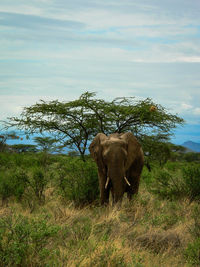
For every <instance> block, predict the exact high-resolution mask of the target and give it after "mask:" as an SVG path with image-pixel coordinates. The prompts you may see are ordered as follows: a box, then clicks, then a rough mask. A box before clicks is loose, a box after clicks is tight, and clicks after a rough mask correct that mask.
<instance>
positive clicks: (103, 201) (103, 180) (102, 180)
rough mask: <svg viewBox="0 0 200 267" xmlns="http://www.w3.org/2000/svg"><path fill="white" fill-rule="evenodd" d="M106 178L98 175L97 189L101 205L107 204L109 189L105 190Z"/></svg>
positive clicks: (100, 174)
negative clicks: (98, 189)
mask: <svg viewBox="0 0 200 267" xmlns="http://www.w3.org/2000/svg"><path fill="white" fill-rule="evenodd" d="M105 184H106V177H105V176H104V175H103V174H102V173H99V188H100V202H101V205H104V204H108V202H109V191H110V187H109V186H108V187H107V188H105Z"/></svg>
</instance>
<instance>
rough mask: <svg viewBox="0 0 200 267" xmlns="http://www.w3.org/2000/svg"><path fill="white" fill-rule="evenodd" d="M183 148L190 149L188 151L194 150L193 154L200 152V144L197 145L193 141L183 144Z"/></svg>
mask: <svg viewBox="0 0 200 267" xmlns="http://www.w3.org/2000/svg"><path fill="white" fill-rule="evenodd" d="M182 146H184V147H186V148H188V150H190V151H191V150H192V151H193V152H200V143H195V142H192V141H187V142H184V143H183V144H182Z"/></svg>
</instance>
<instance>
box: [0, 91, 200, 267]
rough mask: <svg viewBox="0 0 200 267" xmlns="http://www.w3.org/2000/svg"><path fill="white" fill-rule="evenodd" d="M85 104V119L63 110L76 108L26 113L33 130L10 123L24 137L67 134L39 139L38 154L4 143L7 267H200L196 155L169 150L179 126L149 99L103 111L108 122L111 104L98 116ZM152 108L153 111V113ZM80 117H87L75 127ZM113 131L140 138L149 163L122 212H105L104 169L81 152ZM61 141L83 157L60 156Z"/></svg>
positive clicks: (0, 239) (0, 173)
mask: <svg viewBox="0 0 200 267" xmlns="http://www.w3.org/2000/svg"><path fill="white" fill-rule="evenodd" d="M85 97H86V98H85ZM80 100H81V101H83V100H84V101H86V100H87V101H86V102H84V105H86V104H87V105H89V104H90V108H91V107H93V108H92V109H90V111H89V110H88V109H89V106H87V112H86V113H85V111H86V110H85V109H84V108H83V107H82V108H81V107H80V106H78V108H77V106H76V105H78V104H77V102H73V101H72V102H69V103H70V105H72V104H73V105H72V106H70V107H71V108H72V109H71V108H69V110H67V109H64V111H65V112H66V113H65V112H64V111H63V109H59V108H58V107H60V108H61V107H62V108H64V106H63V105H66V106H67V107H68V105H69V103H65V104H64V103H58V102H54V103H53V102H51V103H44V102H42V103H40V104H36V105H34V106H32V107H30V108H26V109H25V110H24V111H23V112H25V113H23V116H25V115H26V116H29V121H28V117H26V119H27V120H26V119H25V117H23V116H22V117H20V118H12V120H11V121H10V122H9V123H10V124H13V123H14V124H16V123H17V124H18V126H19V127H20V126H21V127H22V128H23V127H25V128H23V129H24V130H26V131H27V134H30V133H31V132H33V130H34V131H35V130H39V131H41V132H42V130H44V131H45V132H46V131H47V129H48V128H47V127H50V126H51V131H50V132H52V133H54V130H53V129H55V127H57V128H58V127H60V128H59V130H58V131H57V132H56V134H55V135H54V136H52V137H51V138H50V137H48V138H47V137H46V136H45V137H44V138H41V136H40V137H38V138H36V141H37V144H38V146H37V147H34V151H33V150H32V149H33V147H27V149H26V150H20V149H19V148H18V150H17V148H16V147H14V148H10V147H9V149H8V146H7V145H6V138H7V139H8V138H11V136H10V135H9V134H8V135H7V136H6V135H5V134H2V138H1V137H0V141H2V143H0V145H2V150H1V151H2V152H0V198H1V207H0V266H99V267H100V266H113V267H114V266H137V267H146V266H147V267H148V266H149V267H150V266H151V267H156V266H199V265H200V217H199V213H200V204H199V201H200V168H199V165H200V162H199V154H198V153H197V154H195V157H194V156H192V155H190V157H186V155H187V153H184V149H183V148H182V147H180V146H175V145H173V144H170V143H169V140H168V137H169V134H170V130H171V128H170V127H172V128H173V127H175V126H176V124H177V123H178V124H179V123H182V122H183V121H182V119H180V118H178V117H177V116H174V115H171V114H169V113H167V112H166V110H165V109H164V108H162V107H161V106H159V105H157V104H155V103H153V102H152V101H151V100H150V99H147V100H145V101H143V102H137V103H135V104H134V105H133V102H130V99H129V100H127V99H123V100H121V101H120V102H116V101H113V102H111V103H108V102H106V103H107V104H106V107H107V109H105V110H106V111H105V112H104V113H103V106H101V105H103V104H105V101H104V102H103V100H101V101H100V100H97V104H96V106H95V105H94V104H95V102H94V101H95V100H94V99H91V95H88V94H86V95H83V96H82V97H81V98H80V99H79V100H77V101H80ZM90 101H91V102H90ZM92 101H93V102H92ZM131 101H132V100H131ZM78 103H79V105H80V102H78ZM81 103H82V104H83V102H81ZM92 103H93V104H92ZM113 103H114V104H113ZM116 103H117V104H116ZM119 103H120V104H119ZM53 104H55V107H53V106H52V105H53ZM82 104H81V105H82ZM43 105H44V106H43ZM92 105H94V106H95V107H96V109H94V106H92ZM113 105H115V106H113ZM152 106H153V107H156V109H153V110H152V111H151V109H152ZM47 107H48V108H49V111H48V112H50V113H48V114H47V113H45V114H43V116H44V117H43V118H45V119H44V120H39V118H41V116H40V117H39V113H37V112H38V110H37V108H45V110H46V111H45V112H47ZM56 107H57V108H58V109H57V108H56ZM101 107H102V109H101ZM104 107H105V106H104ZM131 107H132V113H131V112H130V108H131ZM120 108H121V109H120ZM70 110H71V111H72V110H73V113H70V112H69V111H70ZM75 110H76V112H77V113H76V112H75ZM91 110H93V111H94V113H92V112H91ZM133 111H134V112H133ZM29 112H32V113H29ZM40 112H41V111H40ZM55 112H57V113H55ZM67 112H69V113H67ZM78 112H80V113H81V114H82V117H78V115H77V117H76V114H78ZM109 112H110V113H109ZM148 113H149V114H148ZM163 113H164V114H165V117H164V118H161V115H162V114H163ZM30 114H33V115H30ZM37 114H38V117H37V118H36V117H34V118H33V116H37ZM69 114H70V115H69ZM72 114H74V115H73V116H74V117H73V121H71V124H70V122H69V121H67V118H72ZM91 114H92V116H91ZM94 114H96V116H99V120H97V117H95V118H96V119H95V120H94ZM104 114H105V116H104ZM40 115H41V113H40ZM68 115H69V116H68ZM86 115H87V116H88V117H89V120H88V117H87V116H86ZM59 116H60V117H59ZM85 116H86V117H85ZM109 116H110V117H109ZM148 116H149V117H148ZM61 117H62V119H61ZM76 118H77V120H76ZM78 118H79V119H80V120H78ZM117 118H118V120H117ZM56 119H57V121H56ZM65 119H66V120H65ZM37 120H38V121H37ZM90 120H91V121H90ZM93 120H94V122H93ZM59 121H60V124H59ZM63 122H66V124H64V125H63V128H61V126H62V123H63ZM123 122H124V123H123ZM139 122H140V123H141V125H140V124H139ZM28 123H30V124H29V125H28ZM72 123H74V124H72ZM85 123H87V127H86V129H85V131H84V127H85ZM90 123H91V125H90ZM92 123H96V124H94V129H93V127H92ZM106 123H107V124H106ZM58 124H59V125H58ZM56 125H57V126H56ZM78 125H79V127H78ZM68 126H70V127H71V128H68ZM82 126H84V127H82ZM123 126H124V128H123ZM31 127H32V128H31ZM109 127H110V128H109ZM113 127H118V128H113ZM120 127H121V128H120ZM75 129H76V131H75ZM114 129H115V130H116V131H128V130H129V131H132V132H134V131H135V133H137V137H138V138H139V139H140V142H141V143H142V145H143V148H144V151H145V161H146V162H145V163H146V165H145V167H144V170H143V174H142V179H141V185H140V190H139V194H138V195H137V196H136V197H135V198H134V199H133V200H132V201H131V202H129V201H128V200H127V199H126V197H124V200H123V202H122V206H121V207H120V208H119V207H118V206H114V207H113V206H112V205H111V204H110V205H109V206H106V207H104V206H103V207H102V206H100V205H99V188H98V178H97V167H96V164H95V163H94V162H93V161H92V159H91V158H90V156H89V155H87V153H86V152H87V145H88V143H84V137H85V136H87V142H89V141H90V140H91V139H92V138H93V136H94V135H95V134H96V132H99V131H104V132H105V133H107V134H108V133H109V132H110V131H114ZM120 129H122V130H120ZM28 130H29V133H28ZM59 131H60V132H59ZM67 131H69V132H67ZM70 131H71V134H70ZM62 134H63V135H62ZM69 134H70V136H69ZM79 135H80V136H79ZM12 136H15V135H13V134H12ZM61 136H62V138H63V139H62V140H63V144H62V145H68V146H69V147H72V148H74V146H73V144H75V148H77V150H78V151H79V154H77V152H73V151H71V152H69V153H68V154H67V155H65V154H62V153H59V154H53V153H52V151H58V150H59V149H60V148H61V144H60V143H59V145H57V141H58V138H61ZM78 136H79V138H78ZM12 138H16V137H12ZM70 138H71V139H70ZM73 138H75V139H73ZM17 139H19V138H17ZM73 140H75V141H76V142H75V143H73ZM84 149H85V150H84ZM82 152H84V153H82Z"/></svg>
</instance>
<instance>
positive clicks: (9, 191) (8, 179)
mask: <svg viewBox="0 0 200 267" xmlns="http://www.w3.org/2000/svg"><path fill="white" fill-rule="evenodd" d="M27 181H28V176H27V174H26V173H25V172H24V171H23V170H20V169H14V170H9V171H7V172H0V196H1V198H2V200H3V201H4V200H6V199H7V198H9V197H11V196H15V197H16V198H17V199H18V200H20V199H21V197H22V195H23V193H24V191H25V188H26V184H27Z"/></svg>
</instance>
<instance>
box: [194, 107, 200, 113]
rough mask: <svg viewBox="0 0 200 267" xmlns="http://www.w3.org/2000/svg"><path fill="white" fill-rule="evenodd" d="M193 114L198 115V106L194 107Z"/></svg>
mask: <svg viewBox="0 0 200 267" xmlns="http://www.w3.org/2000/svg"><path fill="white" fill-rule="evenodd" d="M194 114H195V115H200V108H199V107H198V108H195V109H194Z"/></svg>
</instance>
